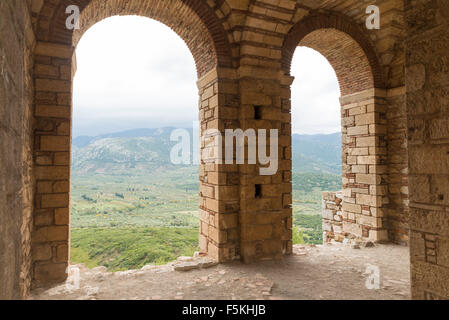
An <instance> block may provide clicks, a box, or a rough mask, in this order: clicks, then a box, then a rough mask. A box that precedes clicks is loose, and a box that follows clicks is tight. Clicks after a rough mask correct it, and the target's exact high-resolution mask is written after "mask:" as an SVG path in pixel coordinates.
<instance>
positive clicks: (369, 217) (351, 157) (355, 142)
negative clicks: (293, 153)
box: [340, 89, 388, 241]
mask: <svg viewBox="0 0 449 320" xmlns="http://www.w3.org/2000/svg"><path fill="white" fill-rule="evenodd" d="M340 102H341V108H342V144H343V160H342V162H343V196H344V197H343V204H342V208H343V228H342V233H343V235H344V236H347V235H350V236H351V237H357V238H364V239H369V240H371V241H385V240H387V239H388V234H387V230H386V226H385V221H384V217H385V215H384V206H385V205H386V204H388V197H387V176H386V175H387V165H386V164H387V163H386V162H387V149H386V146H387V141H386V134H387V119H386V101H385V91H384V90H378V89H371V90H366V91H363V92H360V93H356V94H351V95H348V96H344V97H342V98H341V99H340Z"/></svg>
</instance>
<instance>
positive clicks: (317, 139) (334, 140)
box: [291, 46, 342, 244]
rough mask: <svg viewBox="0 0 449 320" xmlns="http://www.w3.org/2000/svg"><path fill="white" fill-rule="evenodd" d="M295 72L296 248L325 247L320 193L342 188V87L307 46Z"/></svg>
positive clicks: (295, 64)
mask: <svg viewBox="0 0 449 320" xmlns="http://www.w3.org/2000/svg"><path fill="white" fill-rule="evenodd" d="M291 72H292V75H293V76H294V77H295V81H294V82H293V84H292V87H291V89H292V133H293V135H292V191H293V204H292V205H293V244H322V243H323V231H322V220H323V218H322V193H323V192H337V191H341V189H342V153H341V150H342V145H341V119H340V103H339V97H340V87H339V84H338V79H337V76H336V74H335V71H334V69H333V68H332V66H331V65H330V63H329V62H328V61H327V60H326V58H325V57H324V56H322V55H321V54H320V53H318V52H317V51H315V50H313V49H311V48H309V47H305V46H300V47H298V48H297V49H296V52H295V55H294V58H293V62H292V70H291ZM340 222H341V221H340Z"/></svg>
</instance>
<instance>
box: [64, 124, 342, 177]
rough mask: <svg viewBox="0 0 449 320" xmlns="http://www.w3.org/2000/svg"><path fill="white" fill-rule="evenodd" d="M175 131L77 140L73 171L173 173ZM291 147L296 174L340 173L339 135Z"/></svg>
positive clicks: (301, 140)
mask: <svg viewBox="0 0 449 320" xmlns="http://www.w3.org/2000/svg"><path fill="white" fill-rule="evenodd" d="M173 130H174V128H160V129H136V130H129V131H123V132H117V133H110V134H104V135H100V136H96V137H88V136H81V137H77V138H75V139H73V161H72V163H73V171H74V173H92V172H114V173H117V174H132V173H133V172H136V173H137V172H139V171H141V170H146V171H147V170H155V169H165V170H169V169H172V168H174V165H172V164H171V163H170V151H171V149H172V147H173V146H174V145H175V144H177V142H171V141H170V134H171V132H172V131H173ZM190 132H191V130H190ZM292 144H293V148H292V152H293V171H294V172H296V173H334V174H340V173H341V134H340V133H335V134H329V135H298V134H294V135H293V139H292Z"/></svg>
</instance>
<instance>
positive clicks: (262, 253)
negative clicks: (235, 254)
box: [239, 66, 293, 262]
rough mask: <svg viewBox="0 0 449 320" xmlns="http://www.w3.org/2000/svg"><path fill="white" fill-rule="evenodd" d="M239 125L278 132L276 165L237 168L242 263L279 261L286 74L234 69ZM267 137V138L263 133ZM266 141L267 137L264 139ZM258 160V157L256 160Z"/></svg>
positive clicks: (285, 233) (287, 132)
mask: <svg viewBox="0 0 449 320" xmlns="http://www.w3.org/2000/svg"><path fill="white" fill-rule="evenodd" d="M239 76H240V92H241V107H240V108H241V111H240V112H241V115H240V124H241V129H242V130H243V131H245V130H248V129H249V130H251V129H254V130H255V132H256V134H257V133H258V130H260V129H264V130H267V134H268V132H270V130H271V129H276V130H277V133H278V146H277V150H278V168H277V170H276V172H275V173H274V174H273V175H263V174H261V171H260V169H261V168H263V167H266V166H263V165H261V164H260V162H259V161H257V163H256V164H245V165H241V166H240V184H241V186H240V188H241V190H240V225H241V227H240V228H241V229H240V236H241V241H240V243H241V254H242V259H243V261H244V262H252V261H255V260H261V259H281V258H282V256H283V254H289V253H291V252H292V241H291V239H292V207H291V205H292V185H291V167H292V164H291V114H290V84H291V82H292V80H293V78H291V77H285V76H284V75H282V74H280V73H279V71H278V70H276V69H268V68H259V67H255V66H244V67H241V68H240V70H239ZM267 137H268V136H267ZM267 139H268V138H267ZM266 143H267V154H269V152H270V141H269V139H268V141H266ZM259 160H260V159H259Z"/></svg>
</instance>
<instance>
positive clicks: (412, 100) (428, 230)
mask: <svg viewBox="0 0 449 320" xmlns="http://www.w3.org/2000/svg"><path fill="white" fill-rule="evenodd" d="M405 3H406V6H405V9H406V21H407V41H406V87H407V115H408V141H409V144H408V158H409V187H410V229H411V230H410V255H411V277H412V297H413V298H414V299H432V300H433V299H449V2H448V1H444V0H416V1H405Z"/></svg>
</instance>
